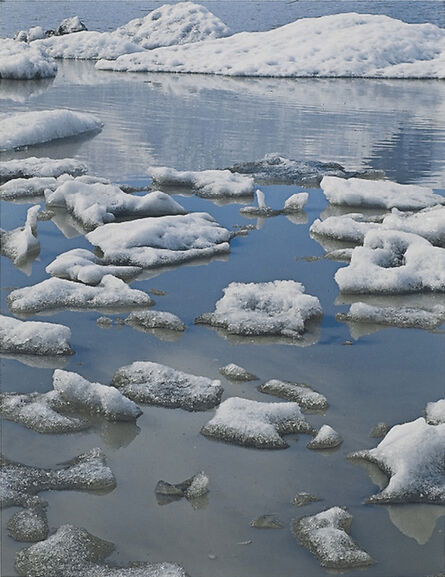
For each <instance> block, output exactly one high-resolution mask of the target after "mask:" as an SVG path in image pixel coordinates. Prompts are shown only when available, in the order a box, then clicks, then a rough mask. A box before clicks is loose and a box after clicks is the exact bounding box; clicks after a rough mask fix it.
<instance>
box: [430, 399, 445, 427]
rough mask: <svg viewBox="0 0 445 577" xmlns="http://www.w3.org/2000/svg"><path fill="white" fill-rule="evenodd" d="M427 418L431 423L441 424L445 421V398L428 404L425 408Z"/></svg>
mask: <svg viewBox="0 0 445 577" xmlns="http://www.w3.org/2000/svg"><path fill="white" fill-rule="evenodd" d="M425 420H426V422H427V423H428V424H429V425H441V424H443V423H445V399H440V400H439V401H436V402H435V403H428V404H427V406H426V408H425Z"/></svg>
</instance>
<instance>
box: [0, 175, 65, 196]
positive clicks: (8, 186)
mask: <svg viewBox="0 0 445 577" xmlns="http://www.w3.org/2000/svg"><path fill="white" fill-rule="evenodd" d="M58 185H59V183H58V182H57V178H54V177H52V176H34V177H32V178H14V179H12V180H8V182H5V183H4V184H2V185H1V186H0V199H1V200H16V201H21V200H22V201H23V200H30V201H31V202H32V200H34V199H35V198H36V197H39V196H43V193H44V191H45V190H47V189H49V190H54V189H55V188H57V186H58Z"/></svg>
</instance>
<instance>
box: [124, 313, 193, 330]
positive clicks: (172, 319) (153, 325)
mask: <svg viewBox="0 0 445 577" xmlns="http://www.w3.org/2000/svg"><path fill="white" fill-rule="evenodd" d="M125 324H127V325H130V326H132V327H135V328H142V329H143V330H144V329H164V330H169V331H179V332H181V331H185V324H184V323H183V322H182V321H181V319H180V318H179V317H177V316H176V315H174V314H172V313H167V312H164V311H135V312H133V313H130V315H129V316H128V317H127V318H126V319H125Z"/></svg>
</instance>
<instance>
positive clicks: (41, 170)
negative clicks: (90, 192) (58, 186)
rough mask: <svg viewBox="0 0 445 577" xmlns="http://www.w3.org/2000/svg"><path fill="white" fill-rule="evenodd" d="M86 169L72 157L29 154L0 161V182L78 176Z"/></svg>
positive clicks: (84, 165) (86, 168)
mask: <svg viewBox="0 0 445 577" xmlns="http://www.w3.org/2000/svg"><path fill="white" fill-rule="evenodd" d="M87 171H88V167H87V165H86V164H84V163H83V162H80V161H79V160H74V159H73V158H60V159H54V158H46V157H43V158H37V157H35V156H31V157H29V158H23V159H20V160H7V161H5V162H0V182H1V181H7V180H10V179H12V178H31V177H33V176H35V177H49V176H51V177H53V178H57V177H58V176H61V175H62V174H71V175H72V176H80V175H81V174H85V173H86V172H87Z"/></svg>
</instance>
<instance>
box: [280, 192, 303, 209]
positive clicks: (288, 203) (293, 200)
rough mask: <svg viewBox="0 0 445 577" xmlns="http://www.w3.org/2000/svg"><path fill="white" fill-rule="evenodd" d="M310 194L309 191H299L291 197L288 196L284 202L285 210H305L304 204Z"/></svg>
mask: <svg viewBox="0 0 445 577" xmlns="http://www.w3.org/2000/svg"><path fill="white" fill-rule="evenodd" d="M308 198H309V194H308V193H307V192H297V193H296V194H293V195H292V196H289V198H286V200H285V202H284V207H283V212H284V213H289V212H299V211H300V210H303V208H304V205H305V204H306V203H307V201H308Z"/></svg>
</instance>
